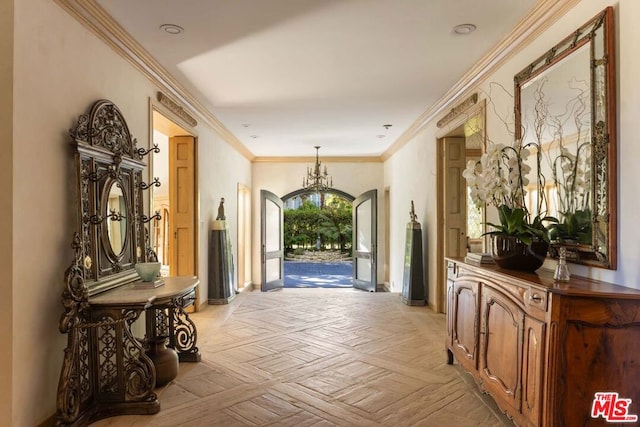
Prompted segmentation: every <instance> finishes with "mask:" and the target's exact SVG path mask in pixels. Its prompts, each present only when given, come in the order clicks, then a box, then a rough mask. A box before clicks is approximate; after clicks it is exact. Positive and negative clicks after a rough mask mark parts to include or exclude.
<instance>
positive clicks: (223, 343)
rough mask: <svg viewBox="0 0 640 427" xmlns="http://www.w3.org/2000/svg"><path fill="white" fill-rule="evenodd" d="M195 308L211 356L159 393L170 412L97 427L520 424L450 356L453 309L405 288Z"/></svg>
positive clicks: (297, 293)
mask: <svg viewBox="0 0 640 427" xmlns="http://www.w3.org/2000/svg"><path fill="white" fill-rule="evenodd" d="M191 316H192V319H194V321H195V322H196V324H197V327H198V347H199V348H200V352H201V353H202V362H200V363H194V364H190V363H182V364H181V365H180V373H179V375H178V377H177V378H176V379H175V380H174V381H172V382H171V383H170V384H169V385H167V386H165V387H163V388H160V389H158V390H157V392H158V394H159V397H160V401H161V407H162V409H161V411H160V413H158V414H156V415H152V416H120V417H114V418H107V419H104V420H100V421H98V422H96V423H94V424H93V425H94V426H154V427H155V426H178V425H184V426H224V427H228V426H267V425H268V426H331V425H338V426H367V427H368V426H377V425H381V426H434V427H441V426H456V427H462V426H469V427H471V426H474V427H475V426H505V425H511V424H510V422H509V421H508V420H507V419H506V418H505V417H504V416H502V415H501V414H500V413H499V411H498V409H497V408H496V407H495V405H494V404H493V402H492V401H491V399H490V398H487V397H485V396H483V395H482V394H481V393H480V392H479V391H478V388H477V387H476V385H475V383H473V381H472V380H471V379H470V377H469V376H467V375H466V374H464V373H463V372H462V370H460V369H459V367H458V366H457V365H453V366H449V365H447V364H446V354H445V350H444V337H445V316H444V315H441V314H434V313H433V312H432V311H431V310H430V309H428V308H425V307H410V306H407V305H404V304H402V303H401V301H400V296H399V295H398V294H394V293H373V294H372V293H368V292H363V291H357V290H353V289H302V290H299V289H284V290H282V291H278V292H271V293H260V292H245V293H241V294H239V295H238V296H237V297H236V298H235V300H234V301H232V302H231V304H229V305H222V306H206V307H205V308H204V309H203V310H202V311H200V312H199V313H194V314H192V315H191Z"/></svg>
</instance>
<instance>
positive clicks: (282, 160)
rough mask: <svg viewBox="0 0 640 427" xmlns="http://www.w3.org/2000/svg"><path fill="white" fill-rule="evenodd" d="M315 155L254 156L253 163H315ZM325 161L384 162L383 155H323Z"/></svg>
mask: <svg viewBox="0 0 640 427" xmlns="http://www.w3.org/2000/svg"><path fill="white" fill-rule="evenodd" d="M315 161H316V158H315V157H308V156H299V157H275V156H274V157H266V156H265V157H254V158H253V160H252V161H251V163H313V162H315ZM322 162H323V163H382V162H383V159H382V157H381V156H359V157H356V156H353V157H351V156H335V157H323V158H322Z"/></svg>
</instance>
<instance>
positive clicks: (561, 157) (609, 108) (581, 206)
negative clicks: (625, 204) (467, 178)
mask: <svg viewBox="0 0 640 427" xmlns="http://www.w3.org/2000/svg"><path fill="white" fill-rule="evenodd" d="M614 53H615V45H614V27H613V9H612V8H611V7H608V8H607V9H605V10H604V11H602V12H601V13H599V14H598V15H597V16H595V17H594V18H593V19H591V20H590V21H589V22H587V23H586V24H584V25H583V26H581V27H580V28H578V29H577V30H575V31H574V32H573V33H571V34H570V35H569V36H568V37H566V38H565V39H564V40H562V41H561V42H560V43H558V44H557V45H555V46H554V47H552V48H551V49H550V50H549V51H548V52H547V53H545V54H544V55H542V56H541V57H540V58H538V59H536V60H535V61H533V62H532V63H531V64H530V65H529V66H527V67H526V68H525V69H524V70H522V71H521V72H519V73H518V74H517V75H516V76H515V79H514V80H515V119H516V137H517V138H520V139H522V144H523V145H527V144H529V147H530V148H532V149H533V150H535V151H537V152H538V153H537V154H538V155H537V156H530V158H531V159H533V163H532V164H530V166H531V167H532V171H533V172H534V173H536V172H537V173H539V174H540V177H541V179H540V182H539V183H537V184H534V186H532V187H531V188H528V189H527V190H528V194H529V200H528V203H529V206H528V208H529V210H530V212H534V213H538V211H539V210H546V213H547V214H548V215H552V216H555V217H556V218H558V220H559V222H558V224H555V225H552V227H551V237H552V240H553V243H552V245H551V248H550V251H549V253H550V255H551V256H553V257H557V254H558V249H559V248H560V247H565V248H566V250H567V260H568V261H571V262H574V263H580V264H587V265H593V266H597V267H603V268H609V269H615V268H616V233H617V230H616V220H617V212H616V203H617V202H616V194H617V189H616V101H615V91H616V84H615V57H614Z"/></svg>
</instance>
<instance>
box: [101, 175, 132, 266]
mask: <svg viewBox="0 0 640 427" xmlns="http://www.w3.org/2000/svg"><path fill="white" fill-rule="evenodd" d="M108 195H109V196H108V199H107V203H106V209H105V210H106V211H105V212H104V215H105V216H106V217H109V218H108V219H107V220H106V221H105V222H104V224H105V226H106V227H107V236H109V243H111V250H112V251H113V253H114V254H116V256H117V255H120V254H121V253H122V251H123V250H124V248H125V243H126V240H127V217H126V212H127V201H126V199H125V196H124V193H123V191H122V184H121V183H120V181H113V182H112V184H111V188H110V189H109V191H108Z"/></svg>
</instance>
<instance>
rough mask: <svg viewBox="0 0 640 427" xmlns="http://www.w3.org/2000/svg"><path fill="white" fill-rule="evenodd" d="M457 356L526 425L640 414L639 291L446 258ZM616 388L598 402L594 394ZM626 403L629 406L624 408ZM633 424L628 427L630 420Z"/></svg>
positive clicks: (450, 338) (601, 421)
mask: <svg viewBox="0 0 640 427" xmlns="http://www.w3.org/2000/svg"><path fill="white" fill-rule="evenodd" d="M447 262H448V274H447V340H446V348H447V352H448V363H449V364H451V363H453V361H454V358H455V359H456V360H457V361H458V363H459V364H460V365H461V366H462V367H463V368H464V369H465V370H467V371H468V372H469V373H470V374H471V375H472V376H473V377H474V379H475V380H476V382H477V383H478V385H479V387H480V388H481V389H482V390H483V391H484V392H486V393H488V394H490V395H491V396H492V397H493V398H494V399H495V401H496V403H497V404H498V406H499V407H500V408H501V409H502V410H503V411H504V412H505V413H506V414H507V415H508V416H509V417H510V418H512V419H513V421H514V422H515V423H516V424H517V425H521V426H553V427H560V426H596V425H597V426H602V425H611V424H608V423H607V422H606V419H605V418H606V416H607V415H610V418H609V419H610V420H614V419H616V417H618V418H619V420H618V421H617V422H620V421H622V420H621V418H623V417H624V416H623V415H621V414H622V413H626V414H627V415H629V416H631V415H640V291H638V290H635V289H630V288H625V287H622V286H617V285H613V284H611V283H605V282H600V281H596V280H590V279H585V278H579V277H575V276H574V277H572V278H571V280H570V281H569V282H564V283H560V282H555V281H554V280H553V275H552V272H548V271H545V270H539V271H538V272H536V273H524V272H517V271H511V270H502V269H500V268H498V267H497V266H494V265H488V266H485V265H482V266H480V265H472V264H468V263H465V262H464V261H462V260H458V259H447ZM598 392H616V393H618V397H619V399H631V401H630V402H626V403H620V401H618V402H617V403H618V405H617V410H616V405H614V404H615V403H616V402H615V399H614V401H613V402H611V401H599V402H598V405H596V407H597V411H596V412H597V415H598V416H597V417H596V418H593V417H592V409H593V405H594V404H593V402H594V397H595V394H596V393H598ZM622 407H626V410H622V409H621V408H622ZM626 425H629V424H626Z"/></svg>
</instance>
